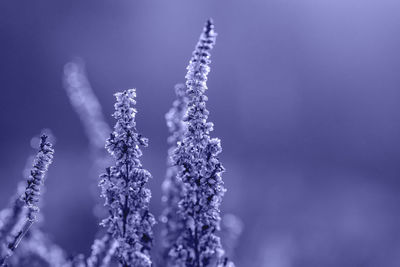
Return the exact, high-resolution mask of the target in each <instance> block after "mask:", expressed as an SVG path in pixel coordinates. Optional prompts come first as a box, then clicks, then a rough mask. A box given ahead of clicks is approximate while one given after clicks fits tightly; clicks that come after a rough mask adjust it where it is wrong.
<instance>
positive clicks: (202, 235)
mask: <svg viewBox="0 0 400 267" xmlns="http://www.w3.org/2000/svg"><path fill="white" fill-rule="evenodd" d="M215 38H216V33H215V32H214V25H213V23H212V21H211V20H208V21H207V23H206V25H205V27H204V30H203V33H202V34H201V36H200V40H199V42H198V43H197V45H196V48H195V51H194V52H193V55H192V58H191V60H190V63H189V66H188V68H187V70H188V72H187V75H186V79H187V81H186V86H187V88H188V90H187V96H188V99H189V102H188V110H187V114H186V116H185V121H186V122H187V127H188V128H187V131H186V133H185V135H184V139H183V141H182V142H180V143H179V145H178V148H177V149H176V150H175V152H174V156H173V158H174V161H175V164H176V165H177V166H179V168H180V171H179V174H178V179H180V180H182V182H183V183H184V196H183V198H182V200H181V201H180V202H179V213H180V215H181V216H182V219H183V220H184V224H185V228H186V231H183V232H182V233H181V235H180V236H179V237H178V240H177V242H176V244H175V246H174V247H173V248H172V249H171V251H170V253H169V256H170V259H171V262H172V265H173V266H182V267H183V266H192V267H206V266H212V267H214V266H218V267H220V266H233V264H232V263H231V262H229V261H228V259H227V258H226V257H225V256H224V250H223V249H222V246H221V242H220V238H219V237H218V236H217V235H216V231H218V230H219V228H220V226H219V224H220V220H221V218H220V210H219V207H220V204H221V201H222V197H223V195H224V193H225V191H226V190H225V188H224V186H223V181H222V178H221V174H222V172H223V171H224V168H223V167H222V164H221V163H220V161H219V159H218V157H217V156H218V154H219V153H220V152H221V150H222V149H221V145H220V140H219V139H216V138H211V137H210V132H211V131H212V130H213V124H212V123H211V122H207V118H208V114H209V112H208V110H207V109H206V101H207V97H206V95H205V91H206V89H207V85H206V82H207V75H208V73H209V71H210V67H209V64H210V62H211V61H210V50H211V49H212V48H213V46H214V44H215Z"/></svg>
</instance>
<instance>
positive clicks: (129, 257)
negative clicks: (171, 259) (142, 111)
mask: <svg viewBox="0 0 400 267" xmlns="http://www.w3.org/2000/svg"><path fill="white" fill-rule="evenodd" d="M115 96H116V99H117V102H116V103H115V105H114V107H115V112H114V114H113V117H114V118H115V119H116V121H117V122H116V124H115V126H114V131H113V132H112V133H111V136H110V137H109V138H108V140H107V142H106V148H107V150H108V152H109V153H110V154H111V155H112V156H113V158H114V159H115V161H116V162H115V165H114V166H112V167H109V168H107V169H106V172H105V173H104V174H102V175H101V181H100V186H101V188H102V196H103V197H104V198H105V205H106V206H107V208H108V210H109V216H108V217H107V218H106V219H104V220H103V222H102V225H103V226H104V227H106V228H107V230H108V233H109V234H110V235H111V236H112V237H113V238H114V239H115V240H116V241H117V244H118V245H117V248H116V252H115V253H116V256H117V257H118V260H119V262H120V263H121V264H122V266H126V267H127V266H132V267H146V266H151V265H152V261H151V259H150V249H151V247H152V242H153V231H152V227H153V225H154V223H155V219H154V216H153V215H152V214H151V213H150V212H149V202H150V198H151V192H150V190H149V189H148V188H146V183H147V181H148V180H149V179H150V178H151V174H150V172H149V171H147V170H146V169H144V168H143V167H142V164H141V162H140V160H139V158H140V157H141V156H142V151H141V150H140V146H144V147H146V146H147V143H148V140H147V139H146V138H144V137H142V136H141V135H140V134H139V133H138V131H137V129H136V122H135V115H136V109H135V108H134V107H133V106H134V105H135V104H136V101H135V97H136V91H135V89H130V90H127V91H124V92H121V93H116V94H115Z"/></svg>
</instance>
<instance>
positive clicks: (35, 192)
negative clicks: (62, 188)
mask: <svg viewBox="0 0 400 267" xmlns="http://www.w3.org/2000/svg"><path fill="white" fill-rule="evenodd" d="M40 139H41V141H40V148H39V152H38V153H37V155H36V157H35V160H34V163H33V167H32V169H31V172H30V176H29V178H28V181H27V186H26V188H25V192H24V194H23V195H22V196H21V198H20V199H19V200H18V201H23V205H24V206H23V208H25V209H26V212H25V213H24V216H26V218H25V219H23V220H18V222H17V223H16V225H15V227H13V229H12V231H11V232H10V234H9V235H8V236H7V237H6V242H5V244H1V245H2V255H0V265H1V266H2V265H5V262H6V260H7V259H8V258H9V257H10V256H11V255H12V254H13V253H14V250H15V249H16V248H17V246H18V244H19V243H20V242H21V240H22V238H23V237H24V236H25V235H26V234H27V233H28V231H29V229H30V228H31V226H32V224H33V223H34V222H35V221H36V220H37V213H38V212H39V207H38V204H39V200H40V188H41V187H42V185H43V183H44V177H45V174H46V172H47V169H48V167H49V165H50V164H51V162H52V160H53V154H54V150H53V148H52V144H51V143H49V142H48V141H47V135H42V136H41V138H40ZM18 205H22V204H21V203H20V202H18Z"/></svg>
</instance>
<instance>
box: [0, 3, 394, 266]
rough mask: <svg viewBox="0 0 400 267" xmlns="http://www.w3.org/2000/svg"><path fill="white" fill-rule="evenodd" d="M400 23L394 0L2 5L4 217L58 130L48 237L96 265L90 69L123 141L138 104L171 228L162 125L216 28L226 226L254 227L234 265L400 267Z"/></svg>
mask: <svg viewBox="0 0 400 267" xmlns="http://www.w3.org/2000/svg"><path fill="white" fill-rule="evenodd" d="M399 10H400V2H399V1H396V0H392V1H391V0H379V1H377V0H375V1H373V0H335V1H329V0H320V1H317V0H296V1H295V0H262V1H261V0H260V1H256V0H247V1H212V0H203V1H187V0H179V1H175V0H173V1H161V0H159V1H134V0H119V1H111V0H96V1H95V0H86V1H70V0H69V1H67V0H41V1H11V0H3V1H1V2H0V33H1V35H0V41H1V42H0V85H1V87H2V92H3V93H2V96H1V97H0V127H1V136H0V147H1V149H0V177H1V178H0V205H1V206H2V207H3V206H4V207H5V206H6V205H7V204H8V199H9V198H10V197H11V196H12V195H13V194H14V192H15V190H16V185H17V183H18V181H20V180H21V179H22V177H23V175H22V171H23V169H24V167H25V164H26V160H27V158H28V156H29V155H31V154H32V153H34V150H32V148H31V147H30V140H31V138H32V136H35V135H37V134H39V133H40V131H41V129H42V128H50V129H51V130H52V131H53V133H54V135H55V136H56V138H57V143H56V147H55V148H56V155H55V160H54V164H53V165H52V166H51V168H50V171H49V175H48V179H47V191H46V194H45V196H44V199H45V201H44V207H43V212H44V217H45V221H44V222H43V226H42V228H43V230H44V231H46V232H47V233H49V234H50V235H51V236H52V238H53V240H54V241H55V242H56V243H58V244H59V245H61V246H62V247H64V248H65V250H66V251H67V252H68V253H71V254H73V253H85V254H88V253H89V251H90V245H91V243H92V240H93V238H94V236H95V233H96V231H97V227H98V226H97V225H98V221H97V219H96V218H95V217H94V216H93V215H92V214H93V212H92V210H93V207H94V205H95V202H96V200H95V199H94V198H93V197H92V196H91V192H90V191H91V190H90V186H91V185H92V184H93V180H94V179H95V178H96V176H97V174H96V173H95V174H94V172H93V171H92V170H91V166H92V159H91V156H90V152H89V140H88V138H87V137H86V135H85V132H84V129H83V128H82V125H81V123H80V121H79V118H78V116H77V115H76V113H75V112H74V110H73V108H72V106H71V104H70V102H69V99H68V97H67V94H66V92H65V90H64V89H63V85H62V72H63V66H64V64H65V63H66V62H68V61H70V60H71V59H72V58H74V57H76V56H79V57H81V58H82V59H83V60H84V61H85V63H86V68H87V75H88V78H89V80H90V82H91V85H92V87H93V90H94V92H95V94H96V95H97V96H98V98H99V101H100V103H101V105H102V107H103V112H104V114H105V115H106V120H107V121H108V123H109V124H110V125H113V124H114V122H113V119H112V118H111V116H110V114H111V113H112V112H113V102H114V97H113V93H114V92H116V91H120V90H124V89H128V88H132V87H135V88H137V94H138V97H137V101H138V104H137V108H138V111H139V113H138V116H137V121H138V122H137V125H138V129H139V131H140V132H141V133H142V134H143V135H144V136H147V137H148V138H149V139H150V146H149V147H148V148H147V149H144V151H143V152H144V156H143V160H142V162H143V164H144V166H145V167H146V168H147V169H148V170H149V171H150V172H151V173H152V174H153V177H154V178H153V179H152V180H151V181H150V188H151V190H152V192H153V197H152V200H151V210H152V212H153V213H154V214H155V215H156V216H159V215H160V213H161V209H162V207H161V204H160V199H161V183H162V181H163V179H164V176H165V163H166V156H167V149H168V145H167V143H166V139H167V136H168V131H167V127H166V125H165V119H164V114H165V113H166V112H167V111H168V109H169V108H170V106H171V103H172V101H173V100H174V90H173V86H174V84H176V83H178V82H184V76H185V73H186V66H187V64H188V61H189V59H190V56H191V52H192V50H193V48H194V46H195V44H196V42H197V40H198V37H199V34H200V32H201V30H202V27H203V24H204V22H205V20H206V19H207V18H209V17H212V18H214V22H215V24H216V31H217V32H218V33H219V36H218V39H217V45H216V47H215V49H214V51H213V53H212V65H211V68H212V69H211V73H210V75H209V82H208V87H209V90H208V96H209V102H208V109H209V110H210V112H211V115H210V121H212V122H214V123H215V131H214V132H213V136H215V137H219V138H221V139H222V145H223V153H222V155H221V160H222V162H223V163H224V165H225V167H226V169H227V171H226V173H225V174H224V176H223V178H224V179H225V184H226V187H227V188H228V192H227V194H226V195H225V198H224V203H223V207H222V210H223V213H232V214H235V215H236V216H238V217H240V218H241V220H242V221H243V223H244V230H243V233H242V235H241V237H240V240H239V242H238V246H237V249H236V251H235V255H234V258H233V260H234V261H235V263H236V265H237V266H238V267H242V266H243V267H245V266H246V267H292V266H293V267H303V266H304V267H310V266H315V267H320V266H328V267H329V266H332V267H333V266H335V267H337V266H342V267H354V266H363V267H365V266H367V267H368V266H371V267H376V266H385V267H392V266H393V267H395V266H400V209H399V206H400V194H399V193H400V181H399V178H400V164H399V163H400V142H399V139H400V75H399V72H400V53H399V52H398V51H399V47H400V16H399ZM100 172H101V170H98V171H97V173H100ZM93 176H94V177H93ZM159 228H160V224H158V226H157V227H156V231H159ZM156 242H157V240H156Z"/></svg>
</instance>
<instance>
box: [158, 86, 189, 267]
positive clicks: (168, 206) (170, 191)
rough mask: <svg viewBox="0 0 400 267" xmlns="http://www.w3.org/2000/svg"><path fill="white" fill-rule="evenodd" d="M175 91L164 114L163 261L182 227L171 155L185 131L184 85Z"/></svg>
mask: <svg viewBox="0 0 400 267" xmlns="http://www.w3.org/2000/svg"><path fill="white" fill-rule="evenodd" d="M175 93H176V97H177V99H176V100H175V101H174V103H173V105H172V108H171V109H170V110H169V112H168V113H167V114H166V116H165V118H166V121H167V126H168V129H169V132H170V134H171V135H170V136H169V138H168V144H169V145H170V148H169V150H168V160H167V166H168V168H167V174H166V177H165V180H164V182H163V184H162V190H163V197H162V202H163V204H164V211H163V213H162V215H161V222H162V223H164V228H163V230H162V242H163V250H164V253H163V258H164V260H165V261H167V260H168V259H167V258H168V252H169V250H170V248H171V247H172V245H173V244H174V243H175V242H176V239H177V237H178V236H179V235H180V233H181V231H183V229H184V225H183V223H182V220H181V218H180V217H179V215H178V211H179V209H178V203H179V201H180V200H181V199H182V197H183V194H182V193H183V184H182V181H180V180H179V179H178V177H177V174H178V171H179V167H178V166H175V164H174V162H173V160H172V155H173V153H174V151H175V149H176V148H177V143H178V142H180V141H182V139H183V135H184V133H185V131H186V123H185V122H184V121H183V117H184V115H185V113H186V109H187V97H186V86H185V85H183V84H177V85H176V86H175Z"/></svg>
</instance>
